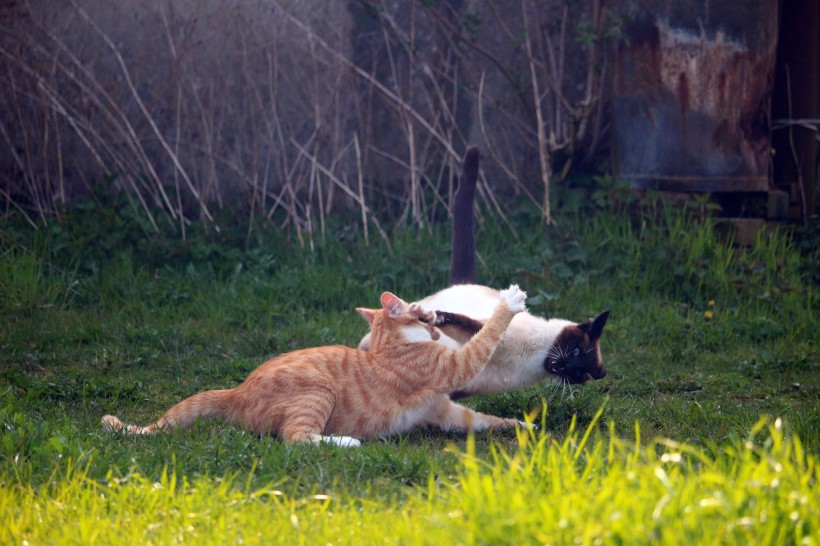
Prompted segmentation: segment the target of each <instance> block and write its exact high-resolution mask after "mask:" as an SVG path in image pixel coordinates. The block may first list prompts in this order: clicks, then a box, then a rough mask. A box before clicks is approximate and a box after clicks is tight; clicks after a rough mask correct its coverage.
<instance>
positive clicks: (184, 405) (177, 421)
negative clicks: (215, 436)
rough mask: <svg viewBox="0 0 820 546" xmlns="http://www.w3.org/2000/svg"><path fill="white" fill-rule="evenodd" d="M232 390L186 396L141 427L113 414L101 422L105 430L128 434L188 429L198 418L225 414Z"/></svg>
mask: <svg viewBox="0 0 820 546" xmlns="http://www.w3.org/2000/svg"><path fill="white" fill-rule="evenodd" d="M230 392H231V391H230V390H215V391H205V392H201V393H199V394H195V395H193V396H191V397H190V398H186V399H185V400H183V401H182V402H180V403H178V404H176V405H175V406H174V407H172V408H171V409H169V410H168V411H167V412H165V415H163V416H162V418H160V420H159V421H157V422H156V423H153V424H150V425H147V426H144V427H141V426H139V425H126V424H125V423H123V422H122V421H120V419H119V418H117V417H115V416H113V415H106V416H104V417H103V418H102V419H101V420H100V422H101V424H102V427H103V430H104V431H105V432H112V431H115V430H123V429H124V430H125V433H126V434H154V433H155V432H162V431H166V430H171V429H174V428H181V429H186V428H188V427H190V426H191V425H193V424H194V422H195V421H196V420H197V419H207V418H209V417H222V416H224V415H225V399H226V397H227V395H228V393H230Z"/></svg>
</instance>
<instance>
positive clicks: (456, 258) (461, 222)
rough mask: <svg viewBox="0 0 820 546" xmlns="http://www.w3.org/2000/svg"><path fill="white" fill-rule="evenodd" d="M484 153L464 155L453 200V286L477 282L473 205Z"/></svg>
mask: <svg viewBox="0 0 820 546" xmlns="http://www.w3.org/2000/svg"><path fill="white" fill-rule="evenodd" d="M480 157H481V152H480V150H479V148H478V146H470V147H469V148H468V149H467V152H466V153H465V154H464V159H463V160H462V165H461V175H460V176H459V177H458V189H457V190H456V194H455V195H454V196H453V203H452V210H453V231H452V235H451V243H450V246H451V248H450V252H452V255H451V256H450V285H451V286H452V285H454V284H464V283H474V282H475V231H474V228H473V202H474V201H475V188H476V183H477V182H478V164H479V159H480Z"/></svg>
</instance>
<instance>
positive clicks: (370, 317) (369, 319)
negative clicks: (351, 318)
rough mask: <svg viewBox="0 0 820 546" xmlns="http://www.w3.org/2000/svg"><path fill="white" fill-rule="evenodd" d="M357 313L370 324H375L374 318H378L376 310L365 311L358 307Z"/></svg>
mask: <svg viewBox="0 0 820 546" xmlns="http://www.w3.org/2000/svg"><path fill="white" fill-rule="evenodd" d="M356 311H358V312H359V314H360V315H361V316H363V317H364V320H366V321H367V322H368V323H369V324H373V317H375V316H376V309H365V308H364V307H357V308H356Z"/></svg>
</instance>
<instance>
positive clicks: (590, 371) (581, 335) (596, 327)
mask: <svg viewBox="0 0 820 546" xmlns="http://www.w3.org/2000/svg"><path fill="white" fill-rule="evenodd" d="M607 318H609V311H604V312H603V313H601V314H600V315H598V316H597V317H595V318H591V319H589V322H582V323H580V324H575V325H572V326H567V327H566V328H564V329H563V330H562V331H561V333H560V334H559V335H558V337H557V338H556V339H555V344H554V345H553V346H552V347H551V348H550V350H549V353H548V354H547V357H546V358H545V359H544V368H545V369H546V370H547V372H549V373H551V374H554V375H557V376H558V377H559V378H560V379H561V380H562V381H564V382H565V383H571V384H576V383H585V382H586V381H588V380H589V379H601V378H602V377H604V376H605V375H606V368H604V363H603V360H602V359H601V351H600V348H599V344H598V342H599V340H600V339H601V333H602V332H603V331H604V325H606V320H607Z"/></svg>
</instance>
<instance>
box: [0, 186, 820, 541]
mask: <svg viewBox="0 0 820 546" xmlns="http://www.w3.org/2000/svg"><path fill="white" fill-rule="evenodd" d="M553 197H554V200H555V202H557V203H559V205H560V210H561V214H560V215H559V216H558V217H557V225H555V226H552V227H534V226H542V223H541V221H540V218H541V217H540V214H541V213H540V211H539V210H538V209H537V208H536V207H534V206H532V205H531V204H528V203H521V204H519V205H515V206H512V207H511V209H510V214H509V215H508V218H509V222H510V223H509V224H506V223H504V222H503V221H502V220H500V219H499V217H498V216H495V215H483V218H484V221H483V223H482V224H481V226H480V227H479V233H478V242H479V251H480V256H481V260H480V265H479V280H480V282H482V283H485V284H489V285H492V286H504V285H506V284H508V283H510V282H516V283H518V284H520V285H521V286H522V287H523V288H525V289H526V290H527V291H528V293H529V295H530V299H529V301H528V305H529V307H530V309H531V311H532V312H533V313H536V314H540V315H545V316H562V317H566V318H570V319H574V320H584V319H586V318H587V317H588V316H591V315H593V314H595V313H597V312H599V311H602V310H604V309H610V310H611V311H612V315H611V318H610V322H609V323H608V325H607V327H606V331H605V334H604V337H603V342H602V343H603V345H602V351H603V354H604V358H605V359H606V361H607V364H608V370H609V374H608V375H607V377H606V378H605V379H604V380H602V381H599V382H595V383H593V384H589V385H584V386H581V387H560V386H556V385H554V384H552V383H549V382H546V383H544V384H541V385H538V386H535V387H532V388H528V389H521V390H518V391H515V392H511V393H504V394H499V395H495V396H486V397H475V398H472V399H469V400H468V403H469V404H470V405H472V406H473V407H476V408H479V409H480V410H482V411H488V412H493V413H496V414H500V415H505V416H518V417H520V416H522V415H524V414H529V415H531V416H532V419H534V420H535V422H536V423H537V424H538V425H539V431H538V432H537V433H536V434H534V435H532V436H528V435H523V436H521V437H516V435H515V434H513V433H512V432H510V433H506V434H486V435H479V436H476V437H475V438H474V439H468V438H466V437H464V436H460V435H454V434H447V433H442V432H438V431H427V430H418V431H415V432H413V433H411V434H409V435H407V436H404V437H399V438H391V439H388V440H385V441H370V442H366V443H365V445H364V446H363V447H362V448H361V449H358V450H344V449H336V448H333V447H330V446H318V447H317V446H285V445H283V444H282V443H281V442H280V441H278V440H277V439H271V438H257V437H255V436H253V435H250V434H248V433H246V432H244V431H241V430H237V429H234V428H231V427H229V426H227V425H226V424H225V423H223V422H219V421H214V422H206V423H200V424H198V425H197V426H195V427H194V429H193V430H192V431H188V432H182V433H173V434H168V435H161V436H156V437H138V438H133V437H125V436H121V435H106V434H103V433H102V431H101V429H100V426H99V418H100V417H101V416H102V415H103V414H105V413H115V414H117V415H119V416H121V417H123V418H124V419H126V420H128V421H131V422H140V423H143V422H150V421H152V420H154V419H156V418H157V417H158V416H159V415H160V414H161V413H162V412H163V411H164V410H165V409H166V408H167V407H169V406H170V405H171V404H173V403H174V402H176V401H178V400H180V399H181V398H183V397H185V396H188V395H190V394H193V393H195V392H197V391H200V390H203V389H208V388H217V387H218V388H224V387H229V386H232V385H236V384H238V383H239V382H240V381H241V380H242V378H243V377H245V376H246V375H247V374H248V372H249V371H250V370H252V369H253V368H255V367H256V366H257V365H258V364H259V363H261V362H262V361H264V360H265V359H267V358H269V357H270V356H273V355H275V354H278V353H280V352H284V351H288V350H292V349H295V348H299V347H305V346H315V345H321V344H328V343H346V344H355V343H356V342H357V341H358V339H359V338H360V336H361V335H363V333H364V332H365V329H366V325H365V324H364V322H363V321H361V320H359V319H358V318H357V316H356V314H355V311H354V310H353V309H354V307H355V306H360V305H367V304H373V303H375V302H376V298H377V297H378V295H379V294H380V293H381V291H382V290H385V289H388V290H393V291H396V292H397V293H399V294H400V295H402V296H404V297H405V298H407V299H415V298H418V297H421V296H423V295H425V294H428V293H430V292H432V291H434V290H438V289H440V288H441V287H442V286H444V285H445V283H446V278H447V262H448V256H449V243H448V240H449V236H448V235H449V229H448V228H447V226H446V225H445V224H442V225H433V226H432V227H431V229H429V230H422V231H417V230H397V231H395V232H391V233H389V234H388V235H389V237H388V238H387V239H384V240H383V239H379V240H371V241H370V243H369V245H366V244H364V241H363V236H362V232H361V230H360V228H358V227H356V226H357V224H356V222H357V220H358V219H356V218H346V217H345V216H344V215H342V214H338V215H334V216H332V217H329V218H328V224H327V226H326V229H325V231H324V236H322V235H321V234H320V233H319V232H317V233H315V234H314V235H313V237H314V239H311V240H307V239H304V240H303V243H304V244H303V245H300V244H299V237H298V236H297V234H296V232H295V230H294V231H291V232H290V233H288V231H287V230H272V229H258V230H254V231H253V232H252V236H251V237H248V231H247V225H242V224H241V222H239V223H238V225H237V223H236V222H234V224H235V225H237V227H236V228H235V229H226V230H222V231H221V232H219V233H214V232H213V230H210V231H207V232H206V228H205V225H203V224H198V223H194V224H192V225H191V226H190V229H189V231H188V239H189V240H188V242H187V243H184V242H182V241H180V239H179V237H178V235H177V234H176V233H174V232H173V231H172V230H171V229H170V228H169V230H168V232H167V234H165V233H164V234H160V235H159V236H155V237H151V238H148V237H145V236H144V232H143V229H144V227H145V226H146V222H147V221H146V218H145V216H144V214H143V213H142V212H141V209H139V208H135V207H133V206H132V205H130V204H128V201H127V199H125V198H122V200H115V201H113V202H111V201H109V202H107V203H105V204H104V206H103V207H101V208H100V207H98V206H97V205H96V204H95V205H93V206H91V205H89V206H88V207H82V206H81V207H77V208H76V209H73V210H71V211H65V212H64V213H63V214H62V215H61V217H60V221H54V222H50V223H49V224H48V225H47V226H43V225H41V226H40V228H39V229H38V230H34V229H31V226H30V225H29V224H28V221H27V220H25V219H24V218H23V217H22V215H19V214H16V213H14V211H13V210H12V211H9V212H8V214H7V215H6V217H5V219H6V222H5V223H4V228H3V229H2V232H0V233H2V247H0V248H2V252H1V253H0V321H2V327H0V396H1V397H2V398H0V424H1V425H2V430H3V433H2V435H0V485H1V486H2V487H1V488H0V512H2V517H3V520H4V521H6V522H10V523H8V524H7V525H4V526H3V529H2V531H0V533H2V534H0V542H3V543H16V544H19V543H21V542H22V541H24V540H27V541H29V543H32V544H33V543H41V542H66V543H68V542H77V543H85V542H89V541H91V540H97V541H101V542H102V543H105V542H122V541H132V540H133V541H137V542H148V541H154V542H161V543H169V542H182V541H191V540H196V541H197V542H214V543H224V542H226V541H231V542H236V541H240V540H242V541H245V542H269V541H271V540H274V539H276V540H281V541H285V542H289V543H300V542H304V543H319V542H321V543H326V542H332V543H334V544H336V543H361V542H362V541H365V542H373V543H375V542H379V541H381V540H383V539H387V540H391V541H396V542H405V543H420V544H423V543H442V542H444V541H446V542H453V543H458V542H460V543H516V544H521V543H536V542H538V543H541V542H552V543H569V542H579V543H592V542H595V541H601V542H604V543H622V542H627V543H634V544H640V543H647V544H648V543H653V544H654V543H658V542H659V541H660V542H669V543H680V541H681V540H685V541H686V542H705V543H716V542H720V543H738V544H740V543H742V544H748V543H768V544H789V543H791V544H812V543H816V541H817V536H818V532H819V530H820V521H818V517H817V514H816V511H814V510H813V509H811V506H816V505H817V503H818V501H820V495H819V494H818V487H817V468H816V459H817V454H818V450H820V436H819V435H818V431H819V430H820V426H818V425H820V422H818V405H817V399H818V387H820V385H818V378H820V374H818V371H819V370H818V367H819V359H818V355H817V346H816V333H817V329H818V324H817V318H816V309H817V304H818V294H817V288H816V287H817V280H818V275H819V274H820V268H818V261H817V250H816V249H817V233H816V232H802V231H801V232H797V233H794V234H785V233H783V232H774V233H771V234H761V235H760V236H759V238H758V241H757V243H756V244H755V245H754V246H753V247H751V248H738V247H735V246H733V245H732V244H731V243H730V242H724V241H721V240H719V239H717V238H716V237H715V236H714V230H713V226H712V221H711V219H710V218H709V217H708V215H707V214H706V212H707V211H706V208H707V207H706V202H705V201H698V200H695V201H693V202H691V203H689V204H688V205H687V206H685V207H675V206H671V205H670V204H669V203H668V202H666V201H662V200H659V199H657V198H656V197H655V196H653V195H647V196H645V197H643V198H641V199H638V198H637V197H634V196H633V194H632V193H631V192H630V191H628V189H627V188H624V187H623V186H622V185H621V184H619V183H618V182H617V181H615V180H612V179H609V178H607V177H601V178H595V179H589V180H576V181H575V182H574V184H573V186H572V189H570V188H569V187H562V188H561V191H560V192H558V193H557V194H555V195H554V196H553ZM229 223H230V222H227V221H226V222H225V223H224V224H222V225H228V224H229ZM388 241H389V243H388ZM544 404H546V413H545V414H544V413H543V409H544ZM761 419H762V421H761ZM662 438H668V439H669V440H668V441H667V440H661V439H662ZM682 537H683V538H682Z"/></svg>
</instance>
